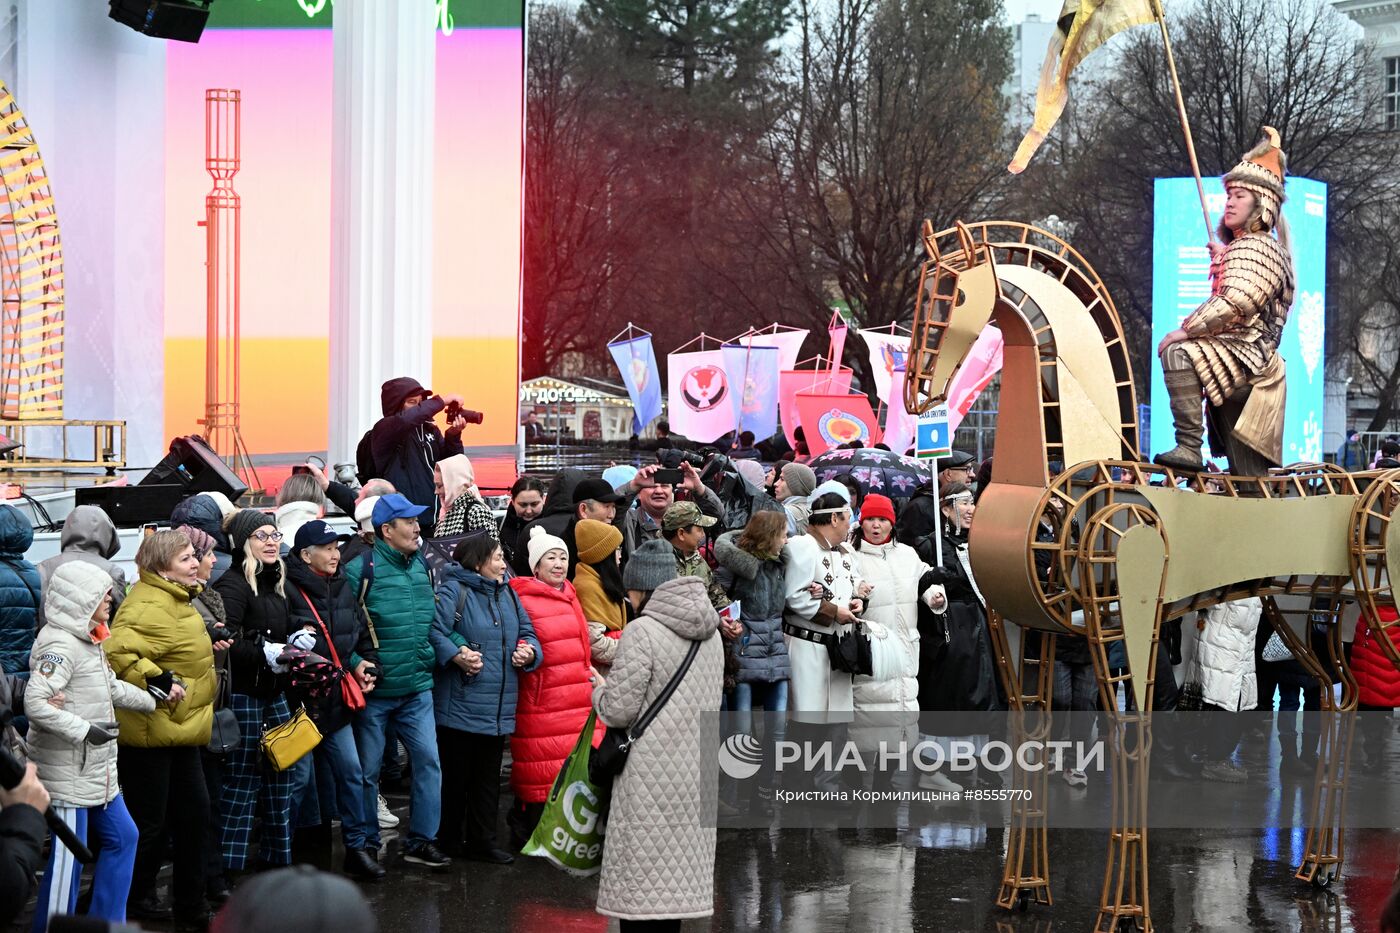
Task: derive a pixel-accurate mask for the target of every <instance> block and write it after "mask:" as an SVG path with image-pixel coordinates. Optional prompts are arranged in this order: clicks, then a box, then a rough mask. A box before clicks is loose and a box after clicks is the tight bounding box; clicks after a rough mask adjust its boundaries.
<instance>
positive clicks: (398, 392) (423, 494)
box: [370, 376, 467, 538]
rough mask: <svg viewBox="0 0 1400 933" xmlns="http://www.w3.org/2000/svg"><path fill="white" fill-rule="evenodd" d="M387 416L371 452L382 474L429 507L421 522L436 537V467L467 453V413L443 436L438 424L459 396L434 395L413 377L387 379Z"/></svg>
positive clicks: (383, 400) (383, 397) (382, 396)
mask: <svg viewBox="0 0 1400 933" xmlns="http://www.w3.org/2000/svg"><path fill="white" fill-rule="evenodd" d="M379 402H380V405H381V406H382V407H383V409H384V417H383V418H380V419H379V420H378V421H377V422H375V424H374V429H373V431H372V432H371V435H370V450H371V455H372V457H373V458H374V470H373V471H372V472H373V473H374V475H376V476H382V477H383V478H384V479H386V480H388V481H389V482H391V483H393V484H394V488H395V489H397V490H398V491H399V494H400V495H402V496H404V497H405V498H407V499H408V501H409V502H412V503H414V504H415V505H426V506H428V507H429V508H428V511H426V512H424V513H423V515H422V516H421V517H420V518H419V520H418V525H419V528H420V529H421V531H422V534H423V537H424V538H431V537H432V536H433V523H434V520H435V519H436V516H437V514H438V501H437V494H436V493H435V492H434V491H433V467H434V466H435V465H436V464H437V462H438V461H439V460H442V459H444V458H446V457H451V456H454V455H456V454H460V453H462V429H463V428H465V427H466V426H467V419H466V417H465V416H460V415H459V416H458V417H457V418H456V419H455V420H453V421H452V423H450V424H449V425H448V426H447V434H446V436H444V435H443V433H442V432H441V431H439V430H438V427H437V425H435V424H433V419H434V418H436V417H437V415H438V412H440V411H442V410H443V409H444V408H446V407H447V406H448V405H450V404H452V403H453V402H456V403H457V405H459V406H460V405H461V404H462V398H461V396H458V395H434V394H433V393H432V390H431V389H425V388H423V386H422V385H421V384H420V383H419V382H418V380H417V379H413V378H411V377H409V376H400V377H399V378H397V379H390V380H389V381H388V382H386V383H384V385H383V387H381V388H380V390H379Z"/></svg>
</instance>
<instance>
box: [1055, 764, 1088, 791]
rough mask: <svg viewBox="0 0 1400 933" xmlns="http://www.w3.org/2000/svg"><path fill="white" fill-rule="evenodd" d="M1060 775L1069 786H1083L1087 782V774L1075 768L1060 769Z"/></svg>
mask: <svg viewBox="0 0 1400 933" xmlns="http://www.w3.org/2000/svg"><path fill="white" fill-rule="evenodd" d="M1060 777H1062V778H1064V779H1065V783H1066V784H1068V785H1069V786H1070V787H1083V786H1084V785H1085V784H1088V783H1089V775H1087V774H1085V773H1084V772H1083V771H1080V770H1078V769H1077V768H1076V769H1073V770H1070V771H1062V772H1061V773H1060Z"/></svg>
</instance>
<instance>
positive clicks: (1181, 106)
mask: <svg viewBox="0 0 1400 933" xmlns="http://www.w3.org/2000/svg"><path fill="white" fill-rule="evenodd" d="M1152 8H1153V12H1154V13H1155V14H1156V17H1157V25H1158V26H1160V27H1161V29H1162V46H1163V48H1165V49H1166V52H1167V71H1169V72H1170V73H1171V76H1172V92H1173V93H1174V94H1175V96H1176V114H1177V116H1178V117H1179V118H1180V119H1181V133H1182V135H1183V136H1185V137H1186V155H1187V157H1188V158H1190V160H1191V174H1193V175H1195V176H1196V194H1197V196H1199V197H1200V199H1201V217H1202V218H1203V219H1204V220H1205V222H1206V241H1207V242H1213V241H1214V240H1215V230H1214V228H1213V227H1212V226H1211V222H1210V210H1209V209H1208V208H1207V207H1206V188H1205V184H1204V183H1203V182H1202V181H1201V165H1200V163H1199V162H1197V161H1196V142H1195V140H1194V139H1192V138H1191V122H1190V121H1189V120H1187V119H1186V101H1185V99H1184V98H1183V97H1182V96H1181V76H1180V75H1178V74H1177V73H1176V56H1175V55H1173V54H1172V40H1171V36H1169V35H1167V15H1166V13H1165V12H1164V11H1163V10H1162V0H1152Z"/></svg>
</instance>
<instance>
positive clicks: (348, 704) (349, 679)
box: [301, 590, 365, 713]
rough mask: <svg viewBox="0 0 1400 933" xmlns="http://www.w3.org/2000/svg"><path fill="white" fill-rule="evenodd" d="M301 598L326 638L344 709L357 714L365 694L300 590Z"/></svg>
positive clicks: (363, 705) (313, 607)
mask: <svg viewBox="0 0 1400 933" xmlns="http://www.w3.org/2000/svg"><path fill="white" fill-rule="evenodd" d="M301 598H302V599H304V600H306V605H307V607H308V608H310V610H311V615H312V617H313V618H314V619H315V620H316V624H317V625H319V626H321V634H322V635H324V636H326V647H327V648H329V649H330V650H331V663H332V664H334V665H335V666H336V669H337V670H339V671H340V699H341V700H342V701H343V702H344V703H345V708H346V709H348V710H350V711H351V712H352V713H357V712H359V711H360V710H362V709H364V708H365V692H364V691H363V690H361V689H360V682H359V681H358V680H356V679H355V675H354V674H352V673H351V672H350V671H347V670H346V669H345V667H344V666H343V665H342V664H341V663H340V655H339V654H337V653H336V650H335V642H334V641H332V640H331V633H330V630H329V629H327V628H326V623H324V622H322V621H321V614H320V613H319V612H317V611H316V604H315V603H313V602H312V601H311V597H310V596H307V595H306V591H305V590H301Z"/></svg>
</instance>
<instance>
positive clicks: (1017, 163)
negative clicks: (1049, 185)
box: [1007, 0, 1157, 173]
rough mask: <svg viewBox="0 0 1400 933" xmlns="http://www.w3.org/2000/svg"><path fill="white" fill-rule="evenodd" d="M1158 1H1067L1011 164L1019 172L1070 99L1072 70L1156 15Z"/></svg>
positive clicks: (1061, 11) (1013, 169)
mask: <svg viewBox="0 0 1400 933" xmlns="http://www.w3.org/2000/svg"><path fill="white" fill-rule="evenodd" d="M1155 8H1156V3H1155V2H1154V0H1065V5H1064V6H1063V7H1061V8H1060V16H1059V18H1058V19H1057V20H1056V21H1055V25H1056V29H1055V33H1054V35H1053V36H1051V38H1050V48H1049V49H1048V50H1047V51H1046V53H1045V65H1044V66H1043V67H1042V68H1041V70H1040V87H1039V89H1038V90H1037V91H1036V95H1035V121H1034V122H1033V123H1032V124H1031V128H1030V131H1029V132H1027V133H1026V137H1025V139H1022V140H1021V145H1020V146H1019V147H1018V148H1017V149H1016V156H1015V158H1013V159H1012V160H1011V164H1010V165H1009V166H1007V168H1009V169H1010V170H1011V171H1013V172H1016V173H1020V172H1022V171H1024V170H1025V168H1026V165H1027V164H1028V163H1029V162H1030V160H1031V156H1033V155H1035V151H1036V150H1037V149H1039V148H1040V144H1041V143H1042V142H1044V141H1045V137H1046V136H1047V135H1048V134H1049V133H1050V130H1051V129H1052V128H1053V127H1054V126H1055V121H1057V120H1059V119H1060V114H1062V113H1064V110H1065V104H1067V103H1069V76H1070V72H1072V71H1074V69H1075V68H1076V67H1078V65H1079V63H1080V62H1082V61H1083V60H1084V59H1085V58H1087V57H1088V55H1089V53H1090V52H1092V51H1094V49H1096V48H1098V47H1099V46H1101V45H1103V44H1104V43H1105V42H1107V41H1108V40H1109V39H1111V38H1113V37H1114V36H1115V35H1117V34H1118V33H1120V32H1122V31H1123V30H1124V29H1129V28H1131V27H1133V26H1142V25H1144V24H1146V23H1151V22H1155V21H1156V19H1157V12H1156V9H1155Z"/></svg>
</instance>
